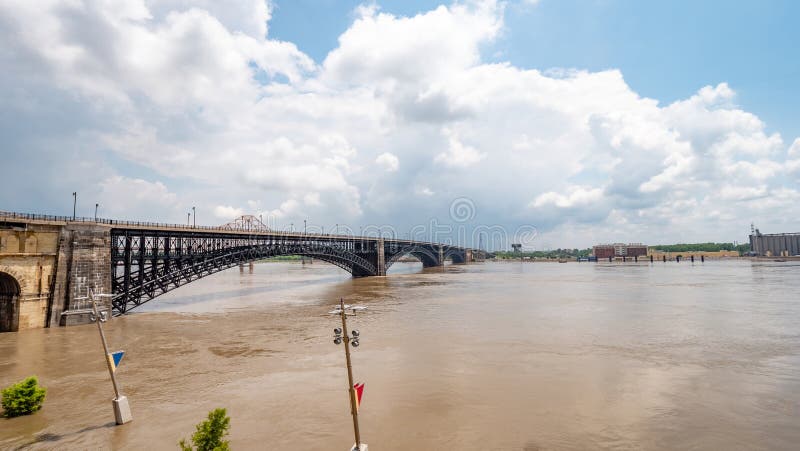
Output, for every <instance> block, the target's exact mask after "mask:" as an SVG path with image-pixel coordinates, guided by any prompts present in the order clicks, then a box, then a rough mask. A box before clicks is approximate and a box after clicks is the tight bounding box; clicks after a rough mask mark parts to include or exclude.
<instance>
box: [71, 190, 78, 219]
mask: <svg viewBox="0 0 800 451" xmlns="http://www.w3.org/2000/svg"><path fill="white" fill-rule="evenodd" d="M77 207H78V192H77V191H73V192H72V220H73V221H74V220H75V210H76V208H77Z"/></svg>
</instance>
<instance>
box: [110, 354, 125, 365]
mask: <svg viewBox="0 0 800 451" xmlns="http://www.w3.org/2000/svg"><path fill="white" fill-rule="evenodd" d="M123 355H125V351H117V352H114V353H112V354H111V357H113V358H114V369H116V367H118V366H119V362H120V361H121V360H122V356H123Z"/></svg>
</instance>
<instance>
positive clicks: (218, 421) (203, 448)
mask: <svg viewBox="0 0 800 451" xmlns="http://www.w3.org/2000/svg"><path fill="white" fill-rule="evenodd" d="M230 427H231V419H230V418H229V417H228V415H227V414H226V411H225V409H214V410H212V411H211V412H209V413H208V419H207V420H205V421H203V422H202V423H199V424H198V425H197V426H196V428H197V430H196V431H195V433H194V434H192V445H194V446H195V447H196V448H197V451H229V450H230V448H229V447H228V441H227V440H222V439H223V438H224V437H225V436H226V435H228V429H229V428H230ZM178 445H179V446H180V447H181V450H182V451H193V448H192V447H191V446H189V445H187V444H186V439H182V440H181V441H180V443H178Z"/></svg>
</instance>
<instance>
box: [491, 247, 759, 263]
mask: <svg viewBox="0 0 800 451" xmlns="http://www.w3.org/2000/svg"><path fill="white" fill-rule="evenodd" d="M648 247H649V248H650V249H656V250H659V251H664V252H717V251H738V252H739V255H744V254H746V253H748V252H750V245H749V244H738V245H734V244H733V243H694V244H688V243H681V244H657V245H655V246H648ZM495 255H497V258H500V259H503V258H524V257H528V258H576V257H577V258H579V257H588V256H589V255H592V249H591V248H589V249H555V250H551V251H530V252H518V253H514V252H511V251H500V252H495Z"/></svg>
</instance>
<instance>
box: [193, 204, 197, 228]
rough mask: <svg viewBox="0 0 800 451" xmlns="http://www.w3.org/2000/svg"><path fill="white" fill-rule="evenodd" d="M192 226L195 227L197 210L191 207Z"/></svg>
mask: <svg viewBox="0 0 800 451" xmlns="http://www.w3.org/2000/svg"><path fill="white" fill-rule="evenodd" d="M192 227H197V210H195V208H194V207H192Z"/></svg>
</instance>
